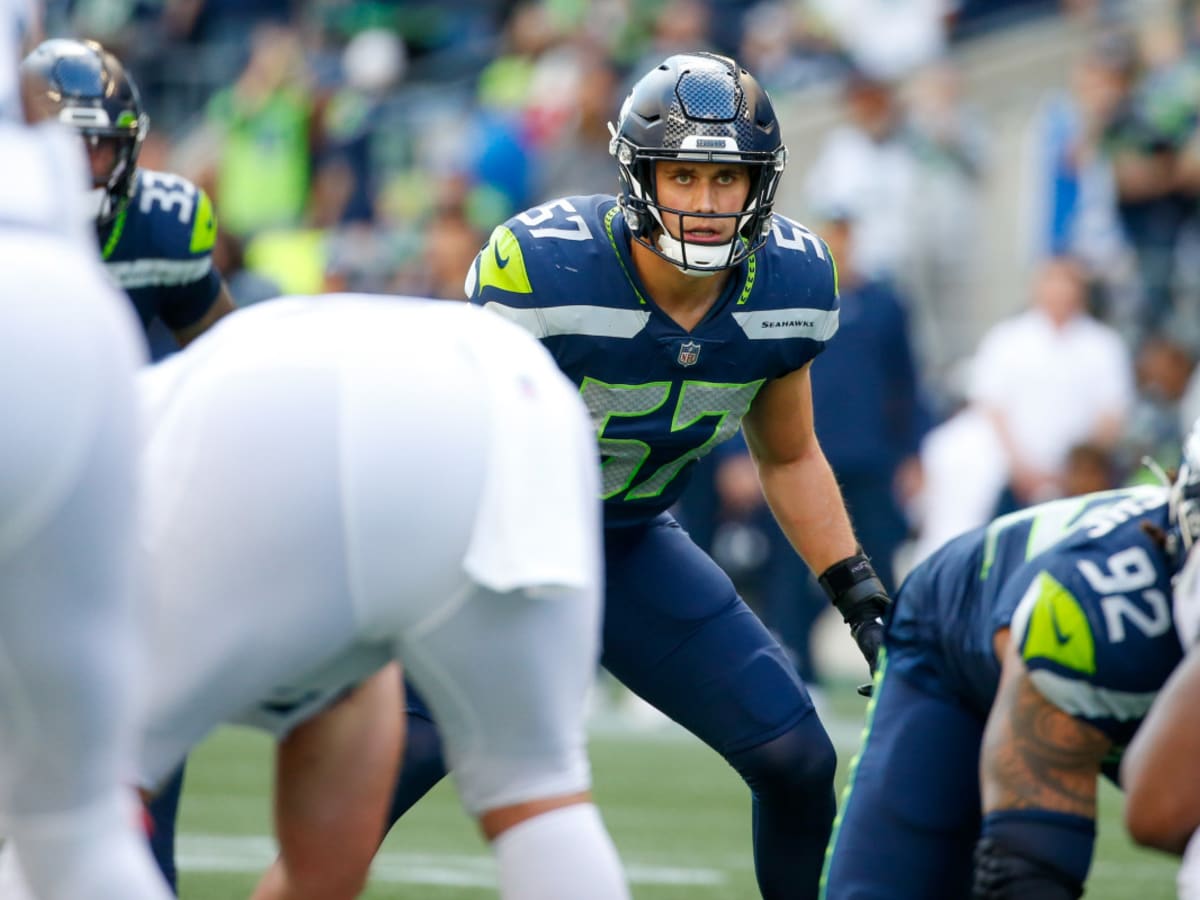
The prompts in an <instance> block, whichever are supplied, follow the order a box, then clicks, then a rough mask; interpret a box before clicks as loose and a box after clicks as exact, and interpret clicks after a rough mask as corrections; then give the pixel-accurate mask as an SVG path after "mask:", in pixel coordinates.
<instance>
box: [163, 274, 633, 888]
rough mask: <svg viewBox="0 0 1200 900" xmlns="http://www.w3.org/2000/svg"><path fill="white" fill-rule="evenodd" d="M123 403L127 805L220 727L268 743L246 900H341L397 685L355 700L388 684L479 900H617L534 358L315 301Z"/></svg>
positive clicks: (575, 457)
mask: <svg viewBox="0 0 1200 900" xmlns="http://www.w3.org/2000/svg"><path fill="white" fill-rule="evenodd" d="M142 388H143V400H144V407H145V410H146V414H147V439H146V444H145V447H144V453H143V457H142V459H141V465H142V469H143V472H144V477H145V479H146V488H145V493H146V506H145V516H144V518H143V522H142V542H143V545H144V551H145V553H146V558H147V559H148V561H149V572H148V576H149V578H148V581H149V584H148V587H149V591H150V595H151V599H152V607H153V608H152V611H151V614H150V620H149V629H148V630H149V639H150V646H151V653H152V659H151V663H152V669H153V671H154V676H153V678H152V679H151V680H150V684H149V693H150V697H149V708H148V714H147V727H146V730H145V741H144V755H143V760H142V767H141V774H142V777H143V779H144V781H145V784H147V785H150V784H154V783H155V782H157V781H158V780H159V779H162V778H163V777H165V776H167V775H168V774H169V773H170V771H171V769H172V767H173V766H174V765H176V764H177V763H178V762H179V761H180V760H181V759H182V757H183V755H184V754H185V753H187V752H188V750H189V749H190V748H191V747H193V746H194V745H195V744H196V743H197V742H199V741H200V740H201V739H202V738H203V737H204V736H205V735H206V734H207V733H208V732H209V731H210V730H211V729H212V728H213V726H215V725H216V724H217V723H219V722H223V721H230V720H236V721H241V722H245V723H249V724H256V725H259V726H262V727H265V728H267V729H269V730H271V731H272V732H274V733H275V734H277V735H278V736H279V737H280V742H279V745H278V755H277V793H276V815H277V823H276V824H277V836H278V839H279V843H280V855H279V859H278V861H277V863H276V865H275V866H274V867H273V868H272V869H271V870H270V871H269V872H268V874H267V875H266V877H265V878H264V880H263V882H262V884H261V885H260V887H259V889H258V892H257V893H256V894H255V897H256V898H258V900H266V898H297V897H320V898H322V900H336V898H340V897H353V896H357V894H358V892H359V891H361V890H362V888H363V885H364V884H365V881H366V877H367V871H368V865H369V863H370V860H371V858H372V857H373V856H374V853H375V851H376V849H377V847H378V844H379V841H380V840H381V837H382V829H383V824H384V816H385V812H386V809H387V804H388V802H389V799H390V788H391V785H392V783H393V781H394V778H395V770H396V763H397V760H398V759H399V758H400V757H399V753H400V746H399V744H400V742H401V739H402V738H401V729H402V724H403V716H402V708H403V706H402V702H403V701H402V698H401V697H400V696H399V693H400V680H399V678H398V677H397V676H396V674H395V672H391V673H388V672H386V671H385V672H383V673H381V674H377V675H375V676H374V677H370V678H368V676H371V675H372V673H375V672H377V670H379V669H380V667H381V666H384V665H385V664H387V663H388V662H389V661H390V660H392V659H399V660H400V661H402V663H403V665H404V666H405V668H406V670H407V673H408V675H409V677H411V678H412V680H413V681H414V682H415V683H416V684H417V685H418V686H419V687H420V689H421V690H422V691H423V693H424V694H425V696H426V698H427V699H428V701H429V702H430V704H431V706H432V707H433V709H434V710H435V711H436V713H437V716H438V719H439V722H440V723H441V725H442V729H443V735H444V739H445V742H446V748H447V753H448V755H449V757H450V758H451V759H452V760H453V761H454V766H455V773H456V781H457V784H458V788H459V791H460V795H461V798H462V802H463V805H464V806H465V808H466V809H467V810H468V811H469V812H470V813H471V814H472V815H474V816H476V817H477V818H478V821H479V823H480V827H481V829H482V831H483V833H484V835H485V836H486V837H487V839H488V840H489V841H491V842H492V846H493V849H494V851H495V854H496V858H497V861H498V864H499V878H500V885H501V894H502V895H503V896H504V897H506V898H514V900H515V898H520V900H541V898H545V900H551V898H554V900H562V898H565V897H571V898H577V900H578V898H582V900H590V898H595V900H609V898H625V897H627V896H628V894H627V889H626V888H625V885H624V878H623V875H622V874H621V870H620V866H619V862H618V860H617V856H616V853H615V850H614V848H613V846H612V843H611V841H610V839H609V837H608V834H607V832H606V831H605V829H604V826H603V824H602V822H601V820H600V816H599V814H598V812H597V810H596V808H595V807H594V805H593V804H592V802H591V800H590V795H589V784H590V774H589V768H588V762H587V756H586V752H585V735H584V716H585V705H586V695H587V693H588V689H589V686H590V685H591V683H592V679H593V675H594V669H595V664H596V659H597V655H598V649H597V645H598V639H599V614H600V612H599V603H600V601H599V556H598V554H599V505H598V503H597V501H596V499H595V496H596V481H597V474H596V463H595V449H594V445H593V444H592V442H591V439H590V432H589V429H588V424H587V418H586V415H585V413H584V411H583V407H582V404H581V403H580V402H579V399H578V397H577V396H576V395H575V391H574V390H573V388H572V387H571V385H570V383H569V382H568V381H566V379H564V378H563V377H562V376H561V375H560V374H559V372H558V371H557V369H556V368H555V366H554V363H553V361H552V360H551V359H550V357H549V356H548V354H546V353H545V352H544V351H543V350H542V349H541V348H540V347H539V346H538V345H537V343H536V342H535V341H533V340H532V339H531V338H529V337H528V336H527V335H526V334H524V333H523V332H522V331H521V330H520V329H518V328H516V327H515V326H512V325H510V324H508V323H506V322H503V321H502V320H500V319H498V318H497V317H494V316H490V315H488V314H486V313H483V312H481V311H479V310H477V309H472V308H471V307H469V306H467V305H465V304H463V305H460V304H444V303H436V302H421V301H415V300H397V299H396V298H363V297H357V298H355V297H336V296H327V297H320V298H315V299H293V300H286V301H273V302H269V303H264V304H259V305H256V306H255V307H253V308H249V309H246V310H243V311H242V312H239V313H238V314H236V315H234V316H231V317H230V318H229V319H228V320H227V321H225V322H222V323H221V324H220V325H219V326H218V327H217V328H215V329H214V330H213V332H212V333H211V334H210V335H206V336H205V337H204V338H202V339H201V340H199V341H197V342H196V343H195V344H194V345H193V346H191V347H189V348H188V349H187V350H186V351H184V352H183V353H181V354H178V355H176V356H175V357H172V358H171V359H169V360H167V361H165V362H164V363H161V364H160V365H159V366H157V367H155V368H154V369H151V370H148V371H147V372H145V373H144V374H143V376H142ZM364 678H367V679H368V680H367V681H366V682H365V683H364V684H363V685H362V686H361V687H359V688H358V689H357V690H355V691H353V692H352V693H350V694H349V696H348V697H346V698H344V699H342V701H341V702H340V703H337V704H336V705H334V706H332V707H328V709H326V711H325V712H324V713H323V714H321V715H318V716H317V717H316V718H311V717H312V716H313V715H314V714H315V713H317V712H318V711H319V710H322V709H325V708H326V707H327V706H328V704H329V703H330V701H331V700H332V699H334V698H336V697H338V696H340V695H342V694H343V693H344V692H345V691H346V690H347V689H348V688H349V687H350V686H351V685H354V684H356V683H358V682H360V681H361V680H362V679H364Z"/></svg>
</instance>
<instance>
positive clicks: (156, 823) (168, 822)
mask: <svg viewBox="0 0 1200 900" xmlns="http://www.w3.org/2000/svg"><path fill="white" fill-rule="evenodd" d="M186 765H187V763H186V762H185V763H182V764H180V766H179V768H178V769H176V770H175V771H174V772H173V773H172V774H171V777H170V778H169V779H168V780H167V782H166V784H164V785H163V788H162V790H161V791H159V792H158V794H157V795H155V797H154V799H153V800H151V801H150V803H149V804H148V805H147V807H146V809H147V811H148V812H149V813H150V819H151V821H152V823H153V824H152V826H151V831H150V850H151V852H153V853H154V861H155V862H156V863H158V868H159V870H160V871H161V872H162V873H163V877H164V878H165V879H166V880H167V884H169V885H170V886H171V890H172V892H174V893H176V894H178V893H179V883H178V881H179V873H178V872H177V871H176V869H175V820H176V819H177V818H179V795H180V794H181V793H183V770H184V768H185V767H186Z"/></svg>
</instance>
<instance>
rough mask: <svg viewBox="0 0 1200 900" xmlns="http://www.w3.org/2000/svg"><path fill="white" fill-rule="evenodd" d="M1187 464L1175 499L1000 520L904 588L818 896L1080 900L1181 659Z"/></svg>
mask: <svg viewBox="0 0 1200 900" xmlns="http://www.w3.org/2000/svg"><path fill="white" fill-rule="evenodd" d="M1192 450H1193V451H1195V457H1194V458H1192V457H1191V456H1190V454H1189V457H1188V458H1187V459H1185V464H1184V466H1183V467H1182V468H1181V472H1180V476H1179V477H1178V478H1177V480H1176V481H1175V482H1174V484H1173V485H1170V486H1167V485H1164V486H1143V487H1137V488H1129V489H1125V490H1116V491H1106V492H1103V493H1098V494H1085V495H1083V496H1080V497H1072V498H1068V499H1062V500H1054V501H1051V502H1049V503H1044V504H1041V505H1039V506H1033V507H1029V508H1027V509H1024V510H1020V511H1018V512H1014V513H1010V514H1009V515H1006V516H1001V517H1000V518H998V519H996V520H994V521H993V522H991V523H990V524H989V525H987V526H985V527H982V528H979V529H976V530H974V531H970V532H968V533H966V534H964V535H961V536H960V537H958V538H955V539H954V540H952V541H950V542H949V543H947V544H945V545H944V546H943V547H942V548H941V549H940V550H938V551H937V552H936V553H934V554H933V555H932V556H931V557H929V558H928V559H927V560H926V561H924V562H923V563H921V564H920V565H919V566H918V567H917V568H916V569H914V570H913V571H912V572H911V573H910V574H909V576H908V578H907V579H906V580H905V582H904V583H903V584H902V585H901V587H900V589H899V591H898V592H897V595H896V601H895V604H894V605H893V606H892V608H891V609H890V610H889V614H888V617H887V626H886V636H885V639H884V647H883V650H881V652H880V663H879V668H878V670H877V672H876V675H875V691H874V697H873V699H872V701H871V708H870V709H869V711H868V730H867V734H866V739H865V743H864V746H863V748H862V751H861V752H860V754H859V756H858V757H857V758H856V760H855V763H854V765H853V767H852V771H851V776H850V783H849V786H848V787H847V792H846V796H845V798H844V800H843V806H842V810H841V812H840V814H839V822H838V825H837V829H836V831H835V834H834V837H833V840H832V841H831V842H830V850H829V854H828V861H827V867H826V871H825V875H824V878H823V882H822V883H823V890H822V896H823V897H826V898H829V900H834V898H855V900H870V898H888V900H905V898H912V900H918V898H919V900H931V898H962V897H972V898H974V900H1009V898H1011V900H1016V898H1021V900H1065V898H1074V897H1079V896H1080V895H1081V894H1082V892H1083V882H1084V879H1085V878H1086V876H1087V872H1088V869H1089V867H1090V864H1091V858H1092V852H1093V845H1094V841H1095V818H1096V789H1097V788H1096V785H1097V779H1098V776H1099V775H1101V774H1105V775H1108V776H1109V777H1115V774H1116V771H1117V766H1118V764H1119V762H1120V758H1121V754H1122V752H1123V750H1124V748H1125V746H1126V745H1127V744H1128V743H1129V741H1130V739H1131V738H1132V737H1133V735H1134V733H1135V732H1136V731H1137V729H1138V727H1139V726H1140V724H1141V722H1142V720H1143V718H1145V716H1146V714H1147V711H1148V709H1149V708H1150V704H1151V702H1152V701H1153V700H1154V697H1155V695H1156V693H1157V692H1158V690H1159V689H1160V688H1161V687H1162V686H1163V683H1164V682H1165V681H1166V680H1167V678H1168V676H1169V675H1171V673H1172V671H1173V670H1174V669H1175V668H1176V666H1177V665H1178V664H1179V662H1180V660H1181V658H1182V656H1183V650H1182V646H1181V643H1180V640H1179V637H1178V636H1177V634H1176V629H1175V627H1174V624H1175V623H1174V618H1175V615H1174V613H1173V610H1172V604H1171V598H1172V585H1173V581H1174V578H1175V576H1176V574H1177V573H1178V572H1179V570H1180V568H1181V567H1182V563H1183V560H1184V558H1185V555H1186V550H1187V547H1188V546H1189V545H1190V544H1191V543H1192V541H1193V540H1194V539H1195V537H1196V534H1197V533H1198V532H1200V517H1197V515H1196V511H1197V503H1198V501H1200V479H1198V478H1196V476H1195V473H1196V472H1198V471H1200V468H1197V467H1200V440H1197V441H1196V442H1195V443H1194V444H1193V445H1192ZM931 761H933V762H932V764H931ZM867 859H869V860H870V861H871V865H864V864H863V861H864V860H867Z"/></svg>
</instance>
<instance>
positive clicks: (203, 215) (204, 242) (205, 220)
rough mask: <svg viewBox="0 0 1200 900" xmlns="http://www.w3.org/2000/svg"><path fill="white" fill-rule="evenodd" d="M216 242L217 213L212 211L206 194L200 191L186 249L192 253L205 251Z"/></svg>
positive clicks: (210, 202) (210, 248)
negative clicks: (189, 241) (190, 238)
mask: <svg viewBox="0 0 1200 900" xmlns="http://www.w3.org/2000/svg"><path fill="white" fill-rule="evenodd" d="M216 242H217V214H216V213H215V212H213V205H212V201H211V200H209V199H208V194H206V193H204V191H200V202H199V203H198V204H197V205H196V218H194V219H193V220H192V241H191V243H190V244H189V245H188V250H189V251H190V252H192V253H207V252H209V251H210V250H212V248H213V244H215V243H216Z"/></svg>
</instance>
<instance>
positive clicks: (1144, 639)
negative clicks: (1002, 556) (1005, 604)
mask: <svg viewBox="0 0 1200 900" xmlns="http://www.w3.org/2000/svg"><path fill="white" fill-rule="evenodd" d="M1140 522H1141V520H1138V519H1130V520H1127V521H1125V522H1123V523H1121V524H1120V525H1118V526H1117V527H1115V528H1114V529H1112V530H1111V531H1108V532H1104V533H1103V534H1100V535H1099V536H1098V537H1095V538H1088V537H1086V533H1083V534H1081V536H1080V539H1079V540H1073V541H1068V542H1066V543H1065V544H1064V545H1062V546H1061V547H1060V548H1055V549H1053V550H1051V551H1048V552H1047V553H1045V554H1043V555H1042V556H1041V557H1038V558H1037V561H1036V562H1035V567H1036V568H1037V573H1036V575H1035V576H1034V577H1033V579H1032V581H1031V582H1030V584H1029V586H1028V589H1027V590H1026V592H1025V594H1024V596H1023V598H1022V600H1021V602H1020V604H1019V606H1018V607H1017V610H1016V612H1015V613H1014V615H1013V620H1012V637H1013V640H1015V641H1017V647H1018V648H1019V650H1020V653H1021V657H1022V658H1023V660H1024V662H1025V665H1026V667H1027V668H1028V669H1029V671H1030V672H1031V677H1032V678H1033V680H1034V682H1035V684H1037V686H1038V688H1039V690H1040V691H1041V692H1042V693H1043V694H1044V695H1045V696H1046V697H1047V699H1049V700H1050V701H1051V702H1053V703H1054V704H1055V705H1056V706H1058V707H1059V708H1061V709H1063V710H1064V711H1066V712H1068V713H1070V714H1072V715H1076V716H1079V717H1082V718H1087V719H1093V720H1096V719H1115V720H1119V721H1129V720H1132V719H1135V718H1137V717H1138V716H1140V715H1143V714H1144V713H1145V710H1146V708H1148V706H1149V703H1150V701H1151V700H1152V699H1153V693H1154V691H1156V690H1157V688H1158V687H1159V686H1160V685H1161V680H1162V678H1163V677H1165V675H1166V673H1167V671H1169V668H1170V667H1171V666H1172V665H1173V664H1174V660H1175V658H1176V657H1177V655H1178V643H1177V642H1176V640H1175V635H1174V629H1173V619H1172V615H1171V606H1170V594H1171V574H1172V573H1171V571H1170V567H1169V564H1168V561H1167V557H1166V555H1165V553H1164V552H1163V551H1162V549H1161V548H1159V547H1158V546H1157V545H1156V544H1155V543H1154V540H1153V539H1152V538H1151V537H1150V536H1149V535H1147V534H1146V533H1145V532H1144V531H1143V530H1142V529H1141V527H1140Z"/></svg>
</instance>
